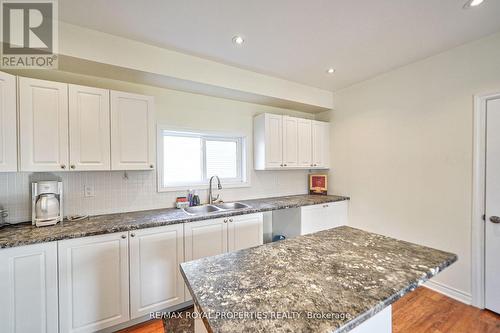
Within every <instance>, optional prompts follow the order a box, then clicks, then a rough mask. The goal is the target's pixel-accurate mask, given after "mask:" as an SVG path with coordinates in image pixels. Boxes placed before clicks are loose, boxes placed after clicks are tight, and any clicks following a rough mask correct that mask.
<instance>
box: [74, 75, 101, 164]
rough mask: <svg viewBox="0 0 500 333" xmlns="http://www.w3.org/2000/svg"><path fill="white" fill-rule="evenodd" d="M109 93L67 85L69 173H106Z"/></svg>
mask: <svg viewBox="0 0 500 333" xmlns="http://www.w3.org/2000/svg"><path fill="white" fill-rule="evenodd" d="M109 118H110V114H109V91H108V90H106V89H98V88H92V87H84V86H77V85H72V84H71V85H69V135H70V139H69V144H70V169H71V170H77V171H81V170H110V169H111V153H110V135H111V134H110V131H111V129H110V121H109Z"/></svg>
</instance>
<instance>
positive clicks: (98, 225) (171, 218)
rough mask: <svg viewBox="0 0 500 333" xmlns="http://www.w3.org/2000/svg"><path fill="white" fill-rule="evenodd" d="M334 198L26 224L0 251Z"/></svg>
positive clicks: (0, 234) (6, 237)
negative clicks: (203, 211)
mask: <svg viewBox="0 0 500 333" xmlns="http://www.w3.org/2000/svg"><path fill="white" fill-rule="evenodd" d="M348 199H349V198H348V197H342V196H336V195H327V196H322V195H292V196H284V197H274V198H263V199H254V200H240V201H239V202H243V203H245V204H247V205H249V206H250V208H245V209H239V210H228V211H221V212H216V213H209V214H204V215H196V216H193V215H188V214H186V213H184V212H183V211H182V210H180V209H175V208H166V209H156V210H146V211H137V212H129V213H119V214H108V215H99V216H92V217H89V218H87V219H85V220H81V221H64V224H63V225H61V224H57V225H55V226H50V227H41V228H37V227H34V226H32V225H31V222H30V223H21V224H17V225H11V226H7V227H4V228H2V229H0V248H8V247H16V246H23V245H29V244H36V243H44V242H52V241H57V240H62V239H70V238H79V237H86V236H94V235H101V234H108V233H113V232H122V231H129V230H134V229H142V228H151V227H159V226H164V225H170V224H177V223H186V222H194V221H201V220H208V219H214V218H219V217H228V216H236V215H243V214H252V213H258V212H266V211H271V210H277V209H284V208H292V207H301V206H309V205H316V204H322V203H327V202H335V201H342V200H348Z"/></svg>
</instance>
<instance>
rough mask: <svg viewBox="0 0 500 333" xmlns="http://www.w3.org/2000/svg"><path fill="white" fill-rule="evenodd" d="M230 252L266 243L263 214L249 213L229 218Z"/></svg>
mask: <svg viewBox="0 0 500 333" xmlns="http://www.w3.org/2000/svg"><path fill="white" fill-rule="evenodd" d="M226 220H228V250H229V252H232V251H238V250H242V249H247V248H249V247H252V246H258V245H262V244H263V243H264V231H263V223H264V222H263V215H262V213H258V214H249V215H241V216H234V217H230V218H227V219H226Z"/></svg>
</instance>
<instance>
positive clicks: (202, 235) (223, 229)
mask: <svg viewBox="0 0 500 333" xmlns="http://www.w3.org/2000/svg"><path fill="white" fill-rule="evenodd" d="M184 234H185V242H186V252H185V254H186V259H185V260H186V261H191V260H195V259H200V258H204V257H209V256H215V255H217V254H221V253H225V252H227V222H224V219H214V220H206V221H199V222H191V223H186V225H185V229H184Z"/></svg>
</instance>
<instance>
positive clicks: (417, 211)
mask: <svg viewBox="0 0 500 333" xmlns="http://www.w3.org/2000/svg"><path fill="white" fill-rule="evenodd" d="M491 91H497V92H500V34H496V35H493V36H490V37H488V38H485V39H482V40H479V41H476V42H473V43H470V44H467V45H463V46H461V47H458V48H455V49H452V50H450V51H447V52H445V53H442V54H439V55H436V56H433V57H431V58H428V59H426V60H423V61H420V62H417V63H414V64H411V65H408V66H405V67H402V68H400V69H397V70H394V71H391V72H388V73H386V74H383V75H380V76H378V77H376V78H373V79H371V80H368V81H365V82H362V83H360V84H357V85H355V86H352V87H350V88H346V89H343V90H341V91H339V92H337V93H336V94H334V104H335V106H334V109H335V111H332V112H331V114H323V115H321V116H322V117H330V118H331V120H332V121H333V124H332V147H331V153H332V165H333V167H332V170H331V172H330V176H331V182H330V189H329V190H330V191H331V192H335V193H339V194H345V195H349V196H350V197H351V199H352V200H351V203H350V205H351V206H350V209H351V210H350V223H351V224H352V225H353V226H355V227H359V228H363V229H366V230H370V231H374V232H378V233H382V234H386V235H390V236H394V237H396V238H400V239H405V240H408V241H411V242H416V243H420V244H425V245H428V246H431V247H436V248H439V249H443V250H447V251H451V252H454V253H457V254H458V256H459V261H458V262H457V263H456V264H455V265H453V267H451V268H450V269H448V270H447V271H445V272H443V274H442V275H439V276H438V277H437V278H436V281H438V282H441V283H442V284H445V285H447V286H449V287H452V288H455V289H457V290H458V291H459V292H462V293H463V294H464V295H465V296H469V295H470V292H471V262H470V261H471V255H470V252H471V199H472V197H471V189H472V185H471V184H472V142H473V139H472V138H473V127H472V126H473V95H474V94H476V93H484V92H491Z"/></svg>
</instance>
